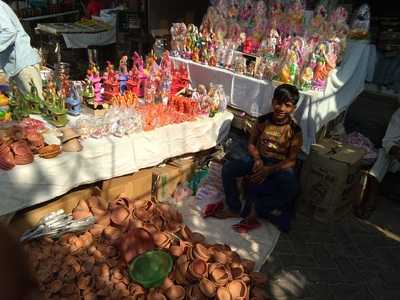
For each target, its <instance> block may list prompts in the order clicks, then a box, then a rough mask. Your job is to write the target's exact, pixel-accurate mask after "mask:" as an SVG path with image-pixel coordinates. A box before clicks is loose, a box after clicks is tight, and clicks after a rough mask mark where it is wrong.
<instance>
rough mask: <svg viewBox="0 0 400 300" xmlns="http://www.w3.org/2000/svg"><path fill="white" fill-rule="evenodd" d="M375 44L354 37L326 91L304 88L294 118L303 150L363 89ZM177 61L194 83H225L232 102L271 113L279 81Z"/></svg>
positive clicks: (247, 109) (257, 113)
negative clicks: (300, 131) (273, 97)
mask: <svg viewBox="0 0 400 300" xmlns="http://www.w3.org/2000/svg"><path fill="white" fill-rule="evenodd" d="M374 50H375V47H374V46H373V45H370V44H369V42H367V41H352V40H350V41H349V42H348V45H347V49H346V52H345V54H344V57H343V61H342V64H341V65H340V66H339V67H338V68H337V69H335V70H333V71H332V72H331V75H330V77H329V79H328V84H327V87H326V89H325V91H323V92H317V91H307V92H301V99H300V102H299V103H298V107H297V110H296V112H295V118H296V120H297V122H298V123H299V125H301V127H302V130H303V140H304V145H303V151H304V152H306V153H308V152H309V149H310V146H311V145H312V144H313V143H314V142H315V135H316V132H317V131H318V130H319V129H320V128H321V127H322V126H324V125H326V124H327V123H328V122H329V121H331V120H333V119H335V118H336V117H337V116H338V115H339V114H340V113H341V112H342V111H344V110H345V109H346V108H347V107H348V106H349V105H350V104H351V103H352V101H353V100H354V99H355V98H356V97H357V96H358V95H359V93H360V92H361V91H362V90H363V89H364V83H365V80H366V78H367V76H368V74H369V73H371V72H373V70H371V66H370V65H369V61H371V59H374V56H375V51H374ZM172 59H173V61H174V62H176V63H178V64H180V63H184V64H186V65H187V66H188V69H189V76H190V80H191V82H192V85H193V86H197V85H198V84H205V85H209V83H210V82H213V83H216V84H222V86H223V87H224V89H225V93H226V94H227V96H229V98H230V99H229V105H230V106H232V107H234V108H237V109H240V110H242V111H244V112H246V113H247V114H249V115H251V116H253V117H258V116H261V115H263V114H265V113H268V112H269V111H270V109H271V100H272V95H273V92H274V89H275V87H276V86H277V85H278V84H279V83H276V82H271V81H264V80H258V79H255V78H252V77H248V76H243V75H238V74H235V73H234V72H231V71H229V70H225V69H221V68H217V67H210V66H205V65H202V64H199V63H195V62H192V61H189V60H185V59H181V58H172Z"/></svg>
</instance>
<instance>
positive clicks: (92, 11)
mask: <svg viewBox="0 0 400 300" xmlns="http://www.w3.org/2000/svg"><path fill="white" fill-rule="evenodd" d="M86 9H87V13H88V15H89V16H90V17H91V16H98V15H100V10H102V9H103V6H102V5H101V3H100V2H99V1H95V0H94V1H90V2H89V4H88V5H87V8H86Z"/></svg>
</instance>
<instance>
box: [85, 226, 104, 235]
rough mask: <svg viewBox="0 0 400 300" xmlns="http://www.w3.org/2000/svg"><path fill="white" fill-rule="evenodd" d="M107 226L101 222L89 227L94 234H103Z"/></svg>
mask: <svg viewBox="0 0 400 300" xmlns="http://www.w3.org/2000/svg"><path fill="white" fill-rule="evenodd" d="M105 228H106V226H103V225H100V224H93V226H92V227H91V228H90V229H89V232H90V233H91V234H92V235H93V236H96V237H98V236H101V235H102V234H103V231H104V229H105Z"/></svg>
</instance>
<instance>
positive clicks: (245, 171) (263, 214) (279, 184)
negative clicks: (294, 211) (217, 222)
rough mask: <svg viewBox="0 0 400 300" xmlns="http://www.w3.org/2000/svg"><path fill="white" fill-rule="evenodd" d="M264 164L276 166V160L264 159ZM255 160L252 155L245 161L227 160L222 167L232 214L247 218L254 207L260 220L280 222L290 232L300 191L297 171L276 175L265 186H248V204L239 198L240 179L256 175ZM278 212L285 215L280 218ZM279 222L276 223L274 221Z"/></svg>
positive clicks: (280, 172) (246, 189) (250, 184)
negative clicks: (273, 212) (293, 207)
mask: <svg viewBox="0 0 400 300" xmlns="http://www.w3.org/2000/svg"><path fill="white" fill-rule="evenodd" d="M263 161H264V164H266V165H273V164H275V163H277V161H276V160H272V159H268V158H263ZM253 164H254V160H253V159H252V158H251V157H250V156H248V157H246V158H245V159H241V160H231V161H227V162H226V163H225V164H224V166H223V168H222V181H223V186H224V191H225V197H226V205H227V206H228V207H229V209H230V210H231V211H232V212H235V213H238V214H240V216H241V217H243V218H245V217H247V216H248V215H249V214H250V212H251V207H252V205H254V208H255V211H256V213H257V216H258V217H259V218H268V219H270V220H271V221H272V222H273V223H278V224H276V225H278V227H280V229H281V230H284V231H287V230H288V226H289V223H290V216H289V215H290V211H291V208H292V204H293V200H294V198H295V196H296V194H297V191H298V182H297V178H296V175H295V172H294V170H293V169H287V170H282V171H278V172H275V173H273V174H271V175H269V176H268V177H267V178H266V179H265V180H264V181H263V182H262V183H261V184H254V183H250V182H249V183H246V186H245V200H246V202H245V205H244V206H242V204H241V202H240V199H239V191H238V188H237V184H236V179H237V178H239V177H244V176H247V175H250V174H251V173H252V168H253ZM274 210H279V211H280V212H281V215H280V216H275V215H271V212H272V211H274ZM274 221H275V222H274Z"/></svg>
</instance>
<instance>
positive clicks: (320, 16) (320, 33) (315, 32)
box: [307, 5, 329, 41]
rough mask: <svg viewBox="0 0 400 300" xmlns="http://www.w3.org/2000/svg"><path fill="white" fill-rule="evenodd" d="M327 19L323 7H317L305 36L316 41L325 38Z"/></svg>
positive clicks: (326, 13)
mask: <svg viewBox="0 0 400 300" xmlns="http://www.w3.org/2000/svg"><path fill="white" fill-rule="evenodd" d="M327 17H328V12H327V10H326V8H325V6H323V5H319V6H318V7H317V8H316V9H315V11H314V16H313V18H312V19H311V23H310V26H309V29H308V33H307V36H309V37H313V38H315V39H317V40H318V41H320V40H321V39H323V38H324V37H325V36H326V34H327V32H328V29H329V27H328V21H327Z"/></svg>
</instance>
